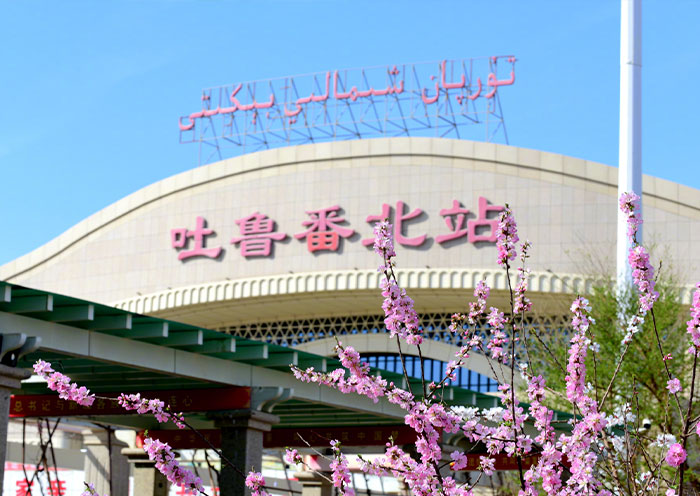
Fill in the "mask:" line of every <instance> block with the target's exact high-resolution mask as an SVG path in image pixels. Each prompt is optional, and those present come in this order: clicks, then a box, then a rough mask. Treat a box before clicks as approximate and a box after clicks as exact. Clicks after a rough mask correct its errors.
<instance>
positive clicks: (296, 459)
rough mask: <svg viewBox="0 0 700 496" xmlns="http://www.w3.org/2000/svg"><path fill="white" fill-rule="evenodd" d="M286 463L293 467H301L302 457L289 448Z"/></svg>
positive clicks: (285, 456)
mask: <svg viewBox="0 0 700 496" xmlns="http://www.w3.org/2000/svg"><path fill="white" fill-rule="evenodd" d="M284 461H285V462H287V463H289V464H291V465H300V464H301V463H303V460H302V458H301V455H300V454H299V452H298V451H297V450H295V449H290V448H287V449H286V450H285V453H284Z"/></svg>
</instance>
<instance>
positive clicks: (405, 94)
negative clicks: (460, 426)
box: [178, 55, 516, 163]
mask: <svg viewBox="0 0 700 496" xmlns="http://www.w3.org/2000/svg"><path fill="white" fill-rule="evenodd" d="M515 61H516V59H515V57H514V56H512V55H507V56H494V57H482V58H472V59H460V60H442V61H439V62H424V63H419V64H403V65H391V66H381V67H370V68H360V69H343V70H333V71H326V72H318V73H313V74H306V75H299V76H287V77H282V78H276V79H264V80H259V81H249V82H244V83H238V84H234V85H227V86H218V87H213V88H207V89H204V90H203V91H202V96H201V109H199V110H197V111H195V112H192V113H190V114H189V115H186V116H182V117H180V120H179V123H178V124H179V128H180V142H181V143H199V145H200V150H199V162H200V163H206V162H209V161H211V160H220V159H223V158H225V156H226V155H232V154H238V153H247V152H251V151H256V150H261V149H266V148H272V147H275V146H287V145H291V144H302V143H313V142H317V141H332V140H347V139H360V138H372V137H378V136H437V137H453V138H472V139H475V138H476V139H482V140H485V141H498V140H502V141H504V142H505V143H508V135H507V133H506V128H505V122H504V118H503V111H502V108H501V102H500V99H499V96H498V88H499V87H500V86H508V85H512V84H513V83H514V82H515ZM475 124H481V126H474V125H475Z"/></svg>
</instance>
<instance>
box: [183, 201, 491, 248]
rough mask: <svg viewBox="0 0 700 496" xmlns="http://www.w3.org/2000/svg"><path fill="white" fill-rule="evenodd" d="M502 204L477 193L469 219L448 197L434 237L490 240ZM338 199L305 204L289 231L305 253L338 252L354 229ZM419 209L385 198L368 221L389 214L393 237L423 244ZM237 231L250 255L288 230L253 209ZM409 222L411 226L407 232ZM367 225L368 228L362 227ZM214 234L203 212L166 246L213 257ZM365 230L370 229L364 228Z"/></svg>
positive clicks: (408, 243) (282, 237) (438, 239)
mask: <svg viewBox="0 0 700 496" xmlns="http://www.w3.org/2000/svg"><path fill="white" fill-rule="evenodd" d="M503 209H504V207H503V206H500V205H490V204H489V202H488V200H487V199H486V198H484V197H479V205H478V212H477V213H476V215H474V214H472V216H473V217H476V218H472V219H469V218H468V217H469V216H470V211H469V209H467V208H465V207H464V206H462V203H461V202H459V201H458V200H453V201H452V206H451V207H448V208H443V209H441V210H440V215H441V216H442V217H443V219H444V221H445V232H444V233H443V234H440V235H438V236H436V237H435V241H436V242H437V243H438V244H440V245H442V244H443V243H447V242H449V241H453V240H456V239H460V238H466V239H467V241H468V242H469V243H495V242H496V227H497V226H498V219H497V218H496V217H497V215H498V212H501V211H502V210H503ZM341 210H342V209H341V207H340V205H332V206H330V207H326V208H321V209H318V210H308V211H307V212H306V215H307V216H308V218H307V219H306V220H303V221H300V224H301V225H302V226H303V227H304V228H305V230H302V231H300V232H297V233H295V234H293V237H294V238H296V239H298V240H300V241H302V240H305V241H306V247H307V250H308V251H309V252H310V253H313V252H316V251H332V252H337V251H338V249H339V248H340V242H341V240H342V239H345V240H346V241H345V242H347V241H349V240H347V238H350V237H351V236H353V235H354V234H355V229H352V228H351V227H350V226H347V225H346V224H347V221H346V220H345V218H343V217H341ZM423 213H424V211H423V210H422V209H420V208H416V209H414V210H412V211H411V209H410V208H408V205H406V203H404V202H403V201H398V202H396V206H395V207H394V206H393V205H389V204H388V203H384V204H383V205H382V211H381V213H380V214H378V215H368V216H367V218H366V219H365V220H366V222H367V223H369V224H374V223H375V222H378V221H380V220H383V219H389V222H391V224H392V225H393V229H394V230H393V235H394V239H395V240H396V242H397V243H399V244H400V245H403V246H412V247H418V246H421V245H423V244H424V243H425V242H426V241H427V239H428V236H427V234H419V233H418V232H416V231H417V230H418V227H419V226H411V224H412V222H411V221H413V220H415V221H419V220H420V219H417V218H418V217H419V216H421V214H423ZM235 222H236V224H237V225H238V230H239V233H238V234H237V235H235V236H234V237H233V238H231V241H230V243H231V244H232V245H236V246H238V247H239V248H240V252H241V255H242V256H244V257H245V258H250V257H269V256H272V253H273V242H275V241H283V240H285V239H287V238H288V237H289V236H288V234H287V233H285V232H280V231H278V230H277V223H276V222H275V221H274V219H271V218H270V217H268V216H267V215H266V214H264V213H260V212H253V213H251V214H250V215H247V216H245V217H242V218H240V219H238V220H236V221H235ZM409 228H410V230H411V231H412V232H411V234H412V235H409V233H408V232H409ZM367 231H369V229H367ZM213 234H215V231H214V229H211V228H209V227H207V221H206V219H205V218H204V217H202V216H198V217H197V218H196V221H195V228H194V229H189V228H187V227H178V228H175V229H171V230H170V246H171V247H172V248H174V249H175V250H176V251H177V252H178V255H177V258H178V260H187V259H189V258H193V257H205V258H213V259H217V258H219V257H220V256H221V254H222V252H223V248H222V247H221V246H208V245H207V238H208V237H209V236H212V235H213ZM368 234H369V233H368ZM362 244H363V245H364V246H368V247H369V246H372V245H373V244H374V238H373V237H368V238H365V239H362Z"/></svg>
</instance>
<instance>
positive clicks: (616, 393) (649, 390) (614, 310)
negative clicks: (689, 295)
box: [530, 277, 692, 432]
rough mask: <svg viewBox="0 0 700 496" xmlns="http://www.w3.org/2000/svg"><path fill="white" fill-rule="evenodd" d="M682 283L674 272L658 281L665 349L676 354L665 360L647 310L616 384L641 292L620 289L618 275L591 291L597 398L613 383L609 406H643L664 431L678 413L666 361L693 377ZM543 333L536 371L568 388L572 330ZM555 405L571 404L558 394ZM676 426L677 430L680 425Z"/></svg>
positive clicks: (534, 351)
mask: <svg viewBox="0 0 700 496" xmlns="http://www.w3.org/2000/svg"><path fill="white" fill-rule="evenodd" d="M677 287H678V286H677V284H675V281H674V280H673V279H672V278H670V277H666V278H665V279H664V278H662V279H660V280H659V281H657V285H656V288H657V290H658V291H659V294H660V297H659V300H658V301H657V302H656V305H655V306H654V315H653V317H654V318H655V319H656V328H657V329H658V332H659V338H660V342H661V346H662V349H663V353H664V355H669V354H670V355H671V356H672V357H673V358H672V359H670V360H666V361H665V362H664V361H663V360H662V359H661V356H662V355H661V352H660V350H659V346H658V344H657V340H656V336H655V333H654V325H653V320H652V315H651V314H648V315H647V317H646V321H645V322H644V325H643V327H642V331H641V332H639V333H637V334H636V335H635V336H634V338H633V341H632V344H631V345H630V348H629V350H628V351H627V354H626V356H625V358H624V360H623V361H622V364H621V365H620V367H619V371H618V373H617V377H616V378H615V381H614V382H613V384H612V386H611V387H610V384H611V380H612V378H613V375H614V374H615V370H616V369H617V367H618V364H619V361H620V354H621V351H622V349H623V346H622V344H621V343H622V341H623V338H624V336H625V334H626V333H627V329H626V322H627V321H629V318H630V317H631V316H632V315H633V314H634V313H635V312H636V310H637V305H636V294H635V293H634V291H632V290H627V291H623V292H621V293H620V292H618V291H617V288H616V287H615V284H614V282H613V281H603V282H601V283H599V284H598V285H596V286H595V287H594V288H593V291H592V293H591V294H590V295H588V300H589V301H590V304H591V307H592V315H593V318H594V319H595V321H596V323H595V325H593V326H591V329H590V331H589V332H590V334H589V336H590V338H591V341H592V344H591V347H590V349H591V350H589V353H588V357H587V360H586V366H587V371H588V382H590V383H591V385H592V386H593V387H594V388H595V393H596V396H597V398H598V400H599V401H600V400H601V399H602V398H603V397H604V396H605V393H606V391H607V389H608V387H610V392H609V393H608V398H607V399H606V400H605V410H606V411H612V410H614V408H615V407H616V406H621V405H623V404H625V403H630V404H631V405H632V409H633V411H635V413H636V411H637V409H638V416H639V419H640V420H642V419H644V418H648V419H650V420H651V421H652V425H654V426H656V427H657V428H659V427H661V426H666V427H665V428H664V429H663V430H664V431H667V429H669V428H677V427H678V425H676V423H677V422H678V419H677V418H676V417H674V415H673V411H672V410H670V409H669V403H668V399H669V395H668V391H667V389H666V382H667V380H668V376H667V373H666V369H665V366H664V365H666V366H668V368H669V370H670V372H671V374H672V375H673V376H674V377H679V378H680V379H681V382H684V381H683V378H685V377H688V374H689V372H690V368H691V367H692V362H691V361H690V360H689V358H688V356H687V354H686V353H685V351H686V349H687V347H688V337H687V335H686V329H685V320H687V308H685V306H684V305H682V304H681V303H680V301H679V292H678V289H677ZM539 338H540V339H539V340H538V339H532V340H530V347H531V348H530V353H531V357H532V360H533V362H534V363H535V364H537V368H538V370H537V373H541V374H543V375H544V377H545V378H546V379H547V385H548V386H549V387H550V388H552V389H554V390H557V391H564V390H565V377H566V364H567V360H568V355H567V350H568V348H569V338H570V335H569V333H568V332H567V330H566V329H563V330H557V331H553V332H550V333H549V334H548V335H546V336H544V335H542V334H540V335H539ZM598 347H599V350H598V351H597V352H596V353H593V352H592V349H597V348H598ZM686 384H687V382H686ZM635 391H636V395H635V394H634V392H635ZM553 406H555V407H557V408H559V409H566V408H570V404H569V403H568V402H567V401H566V400H565V398H558V399H556V398H554V399H553ZM674 421H675V422H676V423H674ZM674 430H675V431H676V432H677V429H674ZM659 432H660V431H659Z"/></svg>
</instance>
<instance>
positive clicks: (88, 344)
mask: <svg viewBox="0 0 700 496" xmlns="http://www.w3.org/2000/svg"><path fill="white" fill-rule="evenodd" d="M0 334H2V348H1V353H2V357H1V358H2V363H4V364H7V365H15V364H16V365H17V366H19V367H22V368H30V367H31V365H32V364H33V363H34V362H35V361H36V360H37V359H39V358H41V359H43V360H46V361H49V362H51V363H52V364H53V367H54V369H56V370H58V371H60V372H63V373H65V374H67V375H68V376H70V377H71V378H72V379H73V380H74V381H76V382H77V383H78V384H80V385H84V386H86V387H88V388H90V390H91V391H92V392H94V393H97V394H100V395H108V396H109V395H110V394H116V393H119V392H142V393H146V395H148V394H149V393H150V395H153V396H158V397H160V399H162V400H164V401H166V402H168V401H170V402H174V403H175V404H174V405H173V407H174V408H175V409H176V410H183V411H184V412H186V413H189V414H188V415H187V417H188V419H190V420H191V421H192V423H193V424H194V425H195V426H197V427H200V428H209V427H212V426H213V421H212V420H211V419H210V418H211V416H210V415H209V414H208V413H207V412H211V411H212V410H215V409H216V410H221V409H227V410H230V409H235V408H250V409H253V410H259V411H264V412H269V413H274V414H275V415H276V416H278V417H280V423H279V424H278V425H276V426H275V428H278V429H285V428H312V427H343V426H351V425H353V426H361V425H375V426H380V425H399V424H403V416H404V414H405V412H404V411H403V410H401V409H399V408H398V407H396V406H395V405H392V404H390V403H388V402H387V401H386V400H380V401H379V402H378V403H373V402H372V401H370V400H369V399H367V398H363V397H359V396H357V395H355V394H343V393H341V392H339V391H336V390H332V389H329V388H327V387H319V386H318V385H316V384H306V383H302V382H300V381H298V380H297V379H295V378H294V376H293V375H292V373H291V371H290V370H289V364H295V365H298V366H299V367H301V368H308V367H314V368H315V369H316V370H318V371H331V370H334V369H336V368H339V367H341V364H340V362H339V361H338V360H336V359H333V358H327V357H324V356H320V355H316V354H313V353H307V352H304V351H300V350H295V349H290V348H288V347H284V346H278V345H274V344H267V343H262V342H259V341H253V340H249V339H244V338H240V337H237V336H232V335H229V334H225V333H221V332H217V331H213V330H209V329H204V328H201V327H196V326H191V325H187V324H182V323H179V322H173V321H170V320H164V319H160V318H155V317H148V316H145V315H139V314H136V313H132V312H128V311H125V310H119V309H116V308H113V307H109V306H105V305H100V304H97V303H92V302H89V301H85V300H80V299H76V298H71V297H67V296H63V295H58V294H54V293H49V292H46V291H40V290H36V289H30V288H26V287H22V286H18V285H14V284H10V283H0ZM372 372H373V373H381V375H382V377H384V378H385V379H387V380H389V381H393V382H395V383H396V384H399V385H401V386H402V387H406V384H405V379H404V378H403V376H402V375H400V374H396V373H391V372H386V371H378V370H377V369H373V371H372ZM412 383H413V384H412V386H413V389H414V390H415V391H418V390H419V389H420V387H418V386H419V383H420V381H418V380H416V381H415V382H414V381H413V380H412ZM37 395H38V396H37ZM52 397H53V398H55V395H52V394H51V392H50V391H48V390H47V388H46V385H45V383H43V382H34V381H31V380H30V381H28V382H25V383H24V384H23V386H22V390H21V391H16V394H15V399H14V400H13V403H12V408H13V410H12V411H11V415H12V416H19V417H24V416H32V417H34V416H46V417H48V416H68V417H70V416H75V417H82V418H90V419H94V420H99V421H100V422H104V423H110V424H113V425H123V426H127V427H133V428H137V429H143V428H150V429H153V428H157V427H158V424H157V422H156V421H155V419H152V418H150V417H149V416H143V417H135V416H131V415H121V414H120V415H117V414H116V413H118V412H115V411H113V410H112V409H107V408H106V407H104V408H105V409H104V410H102V411H100V410H98V409H97V407H98V406H99V403H98V402H96V404H95V405H94V406H93V407H92V408H90V409H89V410H82V409H80V407H77V408H75V409H72V410H68V409H67V408H66V410H65V411H61V410H58V411H57V410H56V408H61V407H60V406H57V405H58V403H59V402H57V401H56V400H53V401H52V400H51V398H52ZM22 399H24V400H25V401H24V402H22ZM18 400H19V405H21V407H19V408H20V410H18ZM445 400H446V402H447V403H449V404H453V405H465V406H478V407H480V408H490V407H494V406H498V404H499V401H498V398H496V397H495V396H491V395H486V394H481V393H477V392H473V391H468V390H466V389H462V388H457V387H449V388H448V389H447V391H446V393H445ZM31 401H34V403H33V404H32V409H30V402H31Z"/></svg>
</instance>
